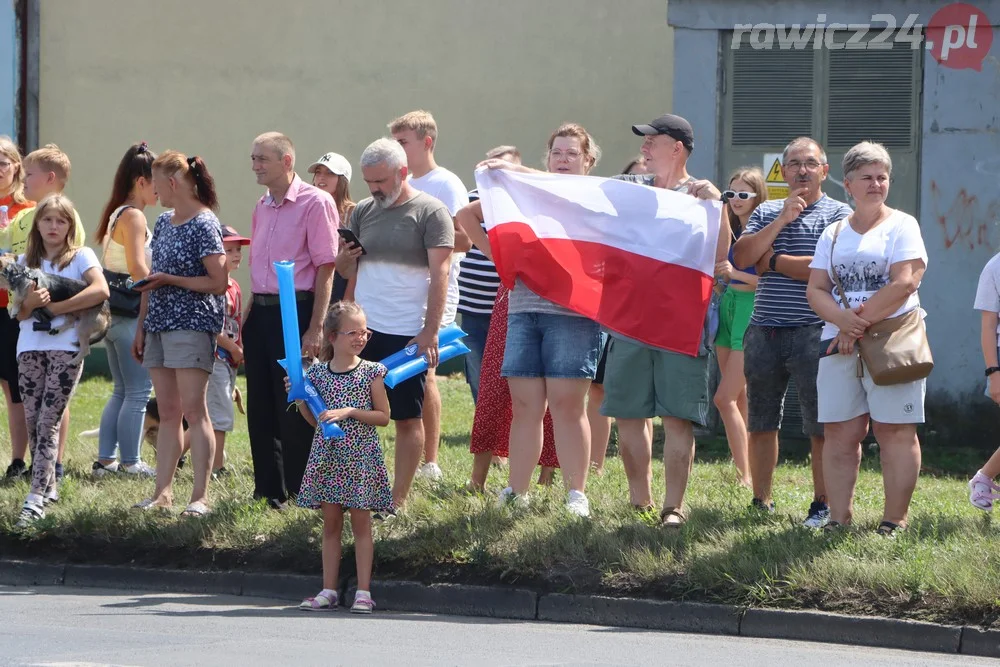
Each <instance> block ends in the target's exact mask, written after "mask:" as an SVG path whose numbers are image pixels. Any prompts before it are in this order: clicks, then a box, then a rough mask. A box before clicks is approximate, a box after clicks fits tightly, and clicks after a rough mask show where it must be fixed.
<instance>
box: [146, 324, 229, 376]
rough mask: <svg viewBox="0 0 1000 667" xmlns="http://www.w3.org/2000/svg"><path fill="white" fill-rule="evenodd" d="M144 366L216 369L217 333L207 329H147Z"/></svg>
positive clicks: (207, 371)
mask: <svg viewBox="0 0 1000 667" xmlns="http://www.w3.org/2000/svg"><path fill="white" fill-rule="evenodd" d="M142 365H143V366H144V367H145V368H174V369H176V368H198V369H201V370H203V371H205V372H206V373H211V372H212V371H213V370H214V369H215V334H211V333H208V332H207V331H160V332H157V333H150V332H146V346H145V348H143V353H142Z"/></svg>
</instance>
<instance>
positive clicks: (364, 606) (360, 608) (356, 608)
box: [351, 596, 375, 614]
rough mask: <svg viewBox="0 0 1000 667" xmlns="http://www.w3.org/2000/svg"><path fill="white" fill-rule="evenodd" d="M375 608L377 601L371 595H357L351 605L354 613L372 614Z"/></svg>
mask: <svg viewBox="0 0 1000 667" xmlns="http://www.w3.org/2000/svg"><path fill="white" fill-rule="evenodd" d="M373 609H375V601H374V600H372V599H371V598H370V597H368V598H363V597H358V596H355V598H354V604H353V605H351V613H352V614H370V613H372V610H373Z"/></svg>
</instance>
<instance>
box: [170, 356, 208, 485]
mask: <svg viewBox="0 0 1000 667" xmlns="http://www.w3.org/2000/svg"><path fill="white" fill-rule="evenodd" d="M208 378H209V374H208V373H207V372H206V371H203V370H201V369H198V368H179V369H177V387H178V389H179V390H180V392H181V405H182V409H183V411H184V416H185V417H186V418H187V422H188V435H189V436H190V437H191V463H192V469H193V474H194V488H193V489H192V490H191V502H192V503H197V502H201V503H206V504H207V503H208V484H209V482H211V480H212V461H213V460H215V433H214V432H213V431H212V422H211V420H210V419H209V418H208V404H207V403H206V399H205V394H206V391H207V389H208ZM156 395H157V396H159V395H160V393H159V392H157V393H156ZM161 421H162V420H161Z"/></svg>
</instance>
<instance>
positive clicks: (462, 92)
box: [39, 0, 673, 290]
mask: <svg viewBox="0 0 1000 667" xmlns="http://www.w3.org/2000/svg"><path fill="white" fill-rule="evenodd" d="M40 4H41V35H40V40H41V41H40V53H41V63H40V99H39V141H40V143H42V144H44V143H48V142H55V143H57V144H59V146H60V147H61V148H63V149H64V150H65V151H66V152H67V153H68V154H69V156H70V158H71V160H72V163H73V174H72V178H71V180H70V185H69V188H68V194H69V196H70V197H71V198H72V199H73V200H74V201H75V202H76V203H77V206H78V208H79V210H80V214H81V216H82V217H83V220H84V223H85V225H86V226H87V231H88V239H89V238H91V235H92V234H93V230H94V229H95V228H96V225H97V220H96V217H97V216H98V215H99V213H100V210H101V207H102V206H103V203H104V201H105V198H106V197H107V196H108V193H109V192H110V188H111V180H112V177H113V175H114V170H115V167H116V165H117V163H118V160H119V159H120V158H121V156H122V154H123V153H124V151H125V149H126V148H127V147H128V145H129V144H130V143H132V142H136V141H139V140H146V141H148V142H149V144H150V146H151V147H152V148H153V149H154V150H157V151H161V150H163V149H166V148H175V149H178V150H181V151H184V152H186V153H188V154H195V153H197V154H199V155H201V156H202V157H203V158H204V159H205V162H206V163H207V165H208V167H209V170H210V171H211V172H212V173H213V175H214V176H215V179H216V183H217V184H218V189H219V198H220V201H221V210H220V212H219V217H220V218H221V219H222V221H223V223H226V224H231V225H233V226H235V227H236V228H237V229H240V230H242V231H249V228H250V213H251V210H252V208H253V205H254V203H255V202H256V200H257V198H258V197H259V196H260V195H261V190H260V188H259V187H258V186H257V185H256V183H255V180H254V177H253V175H252V173H251V172H250V160H249V155H250V145H251V141H252V139H253V138H254V137H255V136H256V135H257V134H259V133H261V132H264V131H267V130H280V131H282V132H285V133H286V134H288V135H289V136H290V137H292V139H293V141H294V142H295V145H296V148H297V153H298V162H297V170H298V172H299V175H300V176H304V177H305V178H307V179H308V178H309V176H308V174H306V173H305V169H306V168H307V167H308V165H309V164H310V163H311V162H312V161H313V160H315V159H316V158H317V157H319V156H320V155H321V154H323V153H325V152H326V151H331V150H332V151H337V152H340V153H343V154H344V155H345V156H347V158H348V159H349V160H350V161H351V163H352V164H354V165H357V162H358V158H359V156H360V154H361V151H362V150H363V149H364V147H365V146H366V145H367V144H368V143H369V142H370V141H372V140H374V139H376V138H378V137H379V136H381V135H383V134H384V133H385V132H386V128H385V125H386V123H387V122H388V121H389V120H391V119H392V118H394V117H395V116H398V115H400V114H402V113H404V112H406V111H410V110H412V109H417V108H424V109H428V110H430V111H431V112H432V113H433V114H434V116H435V118H436V119H437V121H438V125H439V127H440V136H439V147H438V150H437V158H438V162H439V163H440V164H441V165H443V166H446V167H448V168H449V169H451V170H452V171H455V172H456V173H458V174H459V175H460V176H461V177H462V179H463V181H464V182H465V184H466V186H467V187H469V188H470V189H471V188H472V187H474V186H475V184H474V179H473V175H472V170H473V167H474V166H475V164H476V162H477V161H478V160H480V159H481V157H482V155H483V153H484V152H485V151H486V150H488V149H489V148H491V147H493V146H495V145H497V144H502V143H513V144H516V145H518V146H519V147H520V148H521V149H522V151H523V152H524V155H525V159H526V160H527V161H528V162H529V163H532V164H539V163H540V160H541V157H542V152H543V150H544V144H545V141H546V140H547V139H548V136H549V134H550V133H551V131H552V130H553V129H554V128H555V127H556V126H557V125H559V124H560V123H561V122H563V121H576V122H580V123H583V124H584V125H585V126H586V127H587V128H588V129H589V130H590V131H591V132H592V133H593V134H594V136H595V138H596V139H597V141H598V143H599V144H600V145H601V146H602V148H603V149H604V159H603V160H602V162H601V163H600V164H599V165H598V167H597V169H596V171H595V173H597V174H599V175H611V174H613V173H617V172H618V171H619V170H620V169H621V168H622V167H623V166H624V164H625V163H626V162H627V161H628V160H629V159H630V158H631V156H633V155H634V154H635V153H637V152H638V148H639V143H640V142H639V140H638V138H637V137H635V136H633V135H632V133H631V131H630V125H631V124H633V123H635V122H646V121H648V120H650V119H651V118H653V117H655V116H656V115H658V114H660V113H663V112H664V111H668V110H669V109H670V107H671V88H672V84H673V82H672V74H671V72H672V63H671V59H672V57H673V47H672V39H671V31H670V28H668V26H667V21H666V13H667V6H666V2H665V0H504V1H503V2H483V1H481V0H421V1H420V2H414V1H412V0H368V1H365V0H287V1H286V2H275V1H273V0H272V1H269V2H264V1H263V0H171V1H170V2H158V1H157V2H154V1H152V0H87V2H80V1H78V0H46V1H45V2H43V3H40ZM351 192H352V195H353V197H354V199H355V200H356V201H357V200H360V199H362V198H363V197H364V196H367V189H366V188H365V185H364V181H363V180H362V178H361V174H360V169H357V168H355V174H354V179H353V181H352V183H351ZM158 212H159V209H157V210H154V211H149V212H148V216H149V217H150V222H152V220H153V219H154V218H155V215H156V214H157V213H158ZM239 277H240V279H241V282H242V283H243V286H244V290H248V288H249V284H248V282H247V274H246V269H245V268H244V269H243V270H241V272H240V275H239Z"/></svg>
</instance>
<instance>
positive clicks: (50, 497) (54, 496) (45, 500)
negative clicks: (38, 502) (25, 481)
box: [42, 484, 59, 507]
mask: <svg viewBox="0 0 1000 667" xmlns="http://www.w3.org/2000/svg"><path fill="white" fill-rule="evenodd" d="M57 502H59V489H57V488H56V486H55V485H54V484H53V485H52V486H50V487H49V488H48V489H46V490H45V493H44V494H43V495H42V506H43V507H45V506H47V505H51V504H53V503H57Z"/></svg>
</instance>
